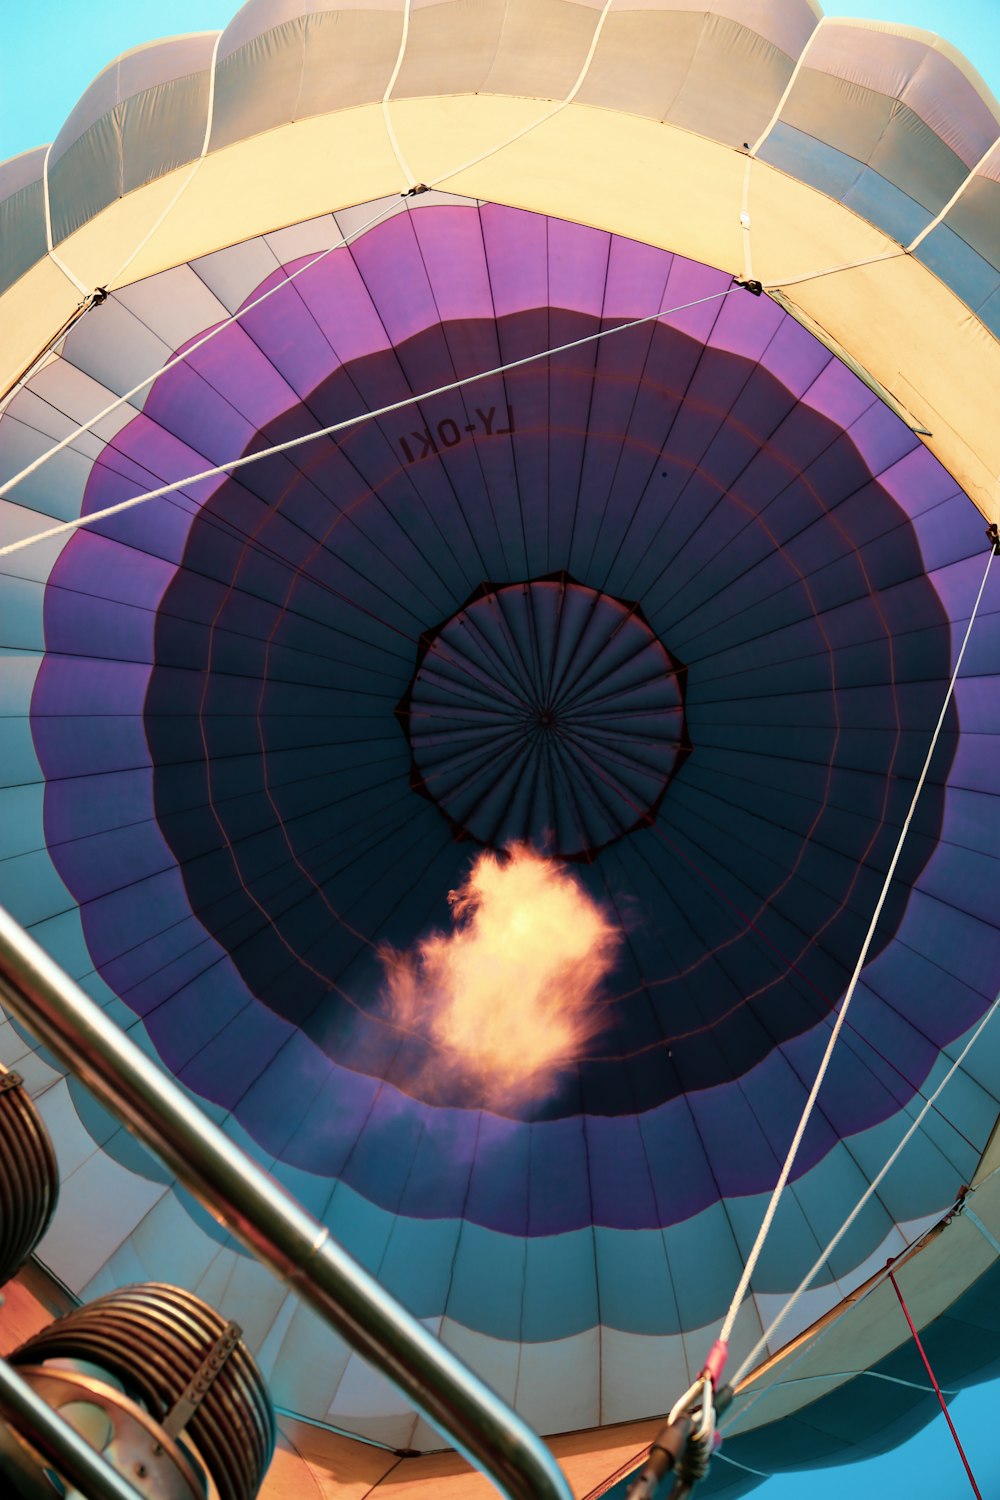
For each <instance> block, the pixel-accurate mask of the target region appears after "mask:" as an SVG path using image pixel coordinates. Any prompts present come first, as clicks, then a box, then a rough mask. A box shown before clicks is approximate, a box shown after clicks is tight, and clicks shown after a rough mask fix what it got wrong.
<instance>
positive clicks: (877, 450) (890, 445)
mask: <svg viewBox="0 0 1000 1500" xmlns="http://www.w3.org/2000/svg"><path fill="white" fill-rule="evenodd" d="M848 431H849V433H850V435H851V442H852V443H853V444H854V446H855V447H856V448H857V450H858V452H859V453H860V454H861V456H862V458H863V459H864V461H865V463H866V464H867V465H868V467H869V469H870V470H871V472H872V474H873V475H881V473H882V471H883V470H884V469H888V468H891V467H892V466H893V464H896V463H898V462H899V460H900V459H902V458H905V457H906V455H907V454H908V453H912V452H913V450H914V449H915V448H919V447H920V446H921V444H920V439H919V438H918V437H917V435H916V433H913V432H911V431H910V429H909V428H908V427H906V426H904V425H903V423H902V422H887V421H886V419H885V407H884V406H883V405H882V402H881V401H878V400H875V401H873V402H872V404H871V405H870V406H869V407H868V409H867V411H864V412H862V413H861V414H860V416H859V417H858V418H857V419H856V420H855V421H854V422H852V423H851V424H850V426H849V427H848ZM923 451H924V452H925V453H926V452H927V450H926V449H924V450H923ZM928 456H930V455H928Z"/></svg>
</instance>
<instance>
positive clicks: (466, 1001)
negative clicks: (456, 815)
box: [379, 844, 621, 1107]
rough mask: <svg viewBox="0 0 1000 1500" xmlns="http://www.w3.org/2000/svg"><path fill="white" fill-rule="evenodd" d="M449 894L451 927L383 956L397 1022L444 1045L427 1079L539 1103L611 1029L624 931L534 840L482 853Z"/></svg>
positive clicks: (467, 1095) (485, 1095) (451, 1089)
mask: <svg viewBox="0 0 1000 1500" xmlns="http://www.w3.org/2000/svg"><path fill="white" fill-rule="evenodd" d="M448 901H449V903H450V905H451V909H452V914H453V921H454V930H453V931H452V932H450V933H440V932H435V933H431V935H430V936H429V937H425V938H421V939H419V940H418V941H417V942H416V943H415V944H414V945H413V947H412V948H410V949H409V950H407V951H405V952H402V953H401V952H398V951H397V950H396V949H394V948H389V947H385V948H382V949H380V952H379V956H380V958H381V959H382V962H383V964H384V965H385V969H386V985H385V998H386V1002H387V1005H388V1008H389V1011H390V1014H391V1015H392V1017H393V1019H394V1020H395V1021H396V1022H397V1023H398V1024H399V1025H401V1026H403V1027H405V1028H406V1029H407V1030H409V1031H415V1032H418V1033H420V1034H421V1035H423V1036H425V1037H427V1038H428V1039H429V1040H430V1041H432V1042H433V1043H434V1044H435V1048H436V1051H437V1057H438V1061H437V1063H436V1064H435V1065H434V1068H433V1070H430V1069H429V1070H427V1071H428V1072H431V1071H432V1072H433V1077H430V1078H428V1077H426V1076H424V1077H423V1078H422V1079H421V1083H422V1084H424V1085H425V1086H426V1085H428V1084H430V1086H431V1087H432V1088H433V1089H434V1091H435V1092H438V1091H440V1090H442V1088H443V1089H444V1090H445V1091H446V1092H447V1093H449V1094H454V1093H455V1092H456V1091H457V1092H458V1093H459V1094H460V1095H461V1096H462V1097H463V1102H467V1103H475V1104H478V1105H484V1106H486V1107H490V1106H491V1105H492V1106H496V1105H501V1104H516V1103H523V1102H525V1101H527V1100H528V1099H532V1098H540V1097H542V1096H543V1095H544V1094H545V1093H547V1092H548V1091H549V1089H550V1088H551V1086H552V1084H553V1083H554V1081H555V1078H556V1075H557V1074H558V1073H559V1071H560V1070H561V1069H562V1068H565V1067H566V1066H567V1065H568V1064H569V1063H571V1062H572V1061H573V1060H574V1059H575V1058H577V1057H578V1056H579V1054H580V1050H581V1048H582V1046H583V1045H584V1043H585V1042H587V1041H588V1040H589V1039H590V1038H591V1037H593V1036H594V1035H595V1034H596V1033H597V1032H598V1031H599V1030H600V1029H601V1026H602V1024H603V1020H602V1015H601V1011H600V1009H599V1006H598V1003H597V1002H598V992H599V989H600V985H601V982H602V981H603V979H604V978H605V976H606V975H607V973H608V972H609V970H610V969H611V968H612V966H613V964H614V961H615V957H616V953H617V949H618V945H619V943H620V941H621V932H620V930H619V929H618V927H617V926H615V925H614V924H613V923H611V922H609V921H608V919H607V918H606V917H605V915H604V913H603V912H602V910H601V908H600V907H599V906H598V905H597V903H596V902H595V901H594V900H593V899H592V898H591V897H590V896H589V895H588V894H587V893H586V891H585V890H584V889H583V887H582V886H581V885H580V883H579V881H578V880H577V879H576V877H575V876H573V875H571V874H570V872H569V871H568V870H567V869H566V867H565V866H564V865H561V864H559V863H558V862H557V861H555V860H551V859H545V858H543V857H542V856H541V855H539V854H536V853H535V852H534V851H533V850H532V849H530V848H529V847H528V846H527V845H524V844H512V845H511V846H510V848H509V849H508V851H507V857H506V859H503V860H501V859H498V858H497V857H496V855H494V854H491V853H489V852H484V853H482V854H480V855H479V856H478V857H477V858H476V860H475V862H474V864H473V866H472V869H471V870H470V872H469V875H468V878H467V880H466V881H465V883H464V885H462V886H461V887H460V888H459V889H458V890H457V891H449V892H448Z"/></svg>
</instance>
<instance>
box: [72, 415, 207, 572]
mask: <svg viewBox="0 0 1000 1500" xmlns="http://www.w3.org/2000/svg"><path fill="white" fill-rule="evenodd" d="M105 452H106V456H102V457H101V458H100V459H98V460H97V461H96V462H95V464H94V467H93V470H92V472H91V475H90V478H89V480H88V481H87V487H86V490H85V491H84V498H83V505H82V507H81V514H83V515H91V514H92V513H93V512H94V511H97V510H103V509H104V508H105V507H106V506H109V505H117V504H118V503H119V502H121V501H122V500H128V499H131V498H132V496H134V495H140V494H143V493H144V492H145V491H146V490H151V489H157V488H159V486H160V485H161V484H170V483H173V482H174V481H176V480H178V479H183V478H184V477H185V476H186V475H188V474H197V473H200V472H201V470H202V469H205V468H208V467H210V465H208V464H206V462H205V457H204V455H203V454H202V453H199V452H197V451H196V450H195V449H193V448H190V447H189V446H188V445H187V444H186V443H185V442H184V441H182V440H181V439H179V438H177V437H175V436H174V435H173V434H172V433H169V432H167V431H165V430H164V429H163V428H162V427H160V426H159V425H158V424H157V423H156V422H154V421H153V420H152V419H151V418H150V417H148V416H147V415H146V414H145V413H144V412H143V413H142V414H140V415H139V416H137V417H135V418H134V419H133V420H132V421H131V422H130V423H129V425H128V427H127V428H125V429H124V430H123V431H122V432H120V433H119V434H118V436H117V437H116V438H115V439H114V441H113V443H112V444H110V445H109V448H108V449H107V450H105ZM140 454H141V459H140V458H139V457H138V455H140ZM227 456H228V457H230V458H231V457H232V456H233V455H232V453H230V454H228V455H227ZM224 482H225V476H224V475H222V476H218V477H216V478H215V479H205V480H202V481H200V483H198V484H192V485H190V486H188V487H187V488H185V489H184V490H182V491H179V492H178V493H177V494H176V495H174V496H173V497H172V498H171V499H168V500H167V501H166V503H165V504H164V503H161V504H157V503H155V502H153V503H151V504H142V505H138V506H134V507H132V508H131V509H129V510H125V511H122V512H121V513H120V514H119V515H116V516H111V517H109V518H108V519H107V520H105V521H101V522H99V523H96V525H94V526H90V527H86V528H84V530H85V531H86V532H87V534H88V535H103V536H107V537H112V538H114V540H115V541H116V542H119V543H121V544H122V545H123V546H124V547H125V548H127V549H130V550H135V551H137V552H139V553H142V552H152V553H153V554H154V556H156V557H159V558H163V559H165V560H169V561H170V562H173V563H177V562H179V561H180V558H181V557H182V555H183V552H184V545H185V542H186V541H187V535H188V531H189V530H190V527H191V522H192V520H193V519H194V516H195V514H196V506H197V505H198V504H202V503H204V501H205V500H207V499H208V498H209V497H210V496H211V495H213V494H214V493H215V491H216V490H217V489H218V488H219V486H220V484H222V483H224ZM81 535H82V532H78V533H77V534H76V537H75V538H74V541H73V544H72V545H70V546H67V547H66V548H65V549H64V550H63V552H62V553H61V554H60V558H59V562H58V563H57V565H56V568H55V570H54V571H53V578H54V580H55V581H56V582H58V583H65V582H66V580H67V578H68V577H71V576H72V577H77V578H80V579H81V580H83V581H85V580H86V578H87V577H88V575H89V569H88V568H87V567H86V565H85V563H84V562H83V559H82V556H81V560H80V561H79V562H77V560H76V559H77V553H76V550H75V548H76V543H77V541H78V540H79V538H80V536H81ZM64 568H65V569H68V570H70V571H69V572H68V573H67V572H63V571H62V570H63V569H64ZM149 581H150V583H151V584H152V582H153V579H152V576H150V580H149ZM157 586H159V587H162V580H158V583H157Z"/></svg>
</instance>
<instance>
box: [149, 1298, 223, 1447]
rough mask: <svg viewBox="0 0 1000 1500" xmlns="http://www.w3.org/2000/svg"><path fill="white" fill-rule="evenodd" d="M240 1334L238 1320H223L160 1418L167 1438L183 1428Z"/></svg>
mask: <svg viewBox="0 0 1000 1500" xmlns="http://www.w3.org/2000/svg"><path fill="white" fill-rule="evenodd" d="M242 1337H243V1330H242V1328H241V1327H240V1325H239V1324H238V1323H227V1324H226V1327H225V1329H224V1330H223V1332H222V1333H221V1334H220V1335H219V1337H218V1338H217V1339H216V1341H215V1343H214V1344H213V1345H212V1347H211V1349H210V1350H209V1351H208V1353H207V1354H206V1356H205V1358H204V1359H203V1360H202V1362H201V1364H200V1365H199V1366H198V1369H197V1370H196V1371H195V1373H194V1374H193V1375H192V1377H191V1380H190V1382H189V1384H188V1387H187V1390H186V1391H185V1392H184V1394H183V1396H181V1397H180V1398H179V1400H178V1401H176V1402H175V1404H174V1405H173V1406H172V1407H171V1408H170V1410H169V1411H168V1412H167V1415H166V1417H165V1418H164V1419H163V1422H162V1424H161V1425H162V1427H163V1430H164V1432H165V1433H166V1434H167V1436H168V1437H172V1438H175V1437H179V1436H180V1434H181V1433H182V1432H183V1431H184V1429H185V1427H186V1426H187V1424H188V1423H189V1422H190V1420H191V1418H192V1417H193V1416H194V1414H195V1412H196V1411H197V1410H198V1408H199V1406H200V1405H201V1403H202V1402H203V1401H204V1399H205V1397H206V1396H207V1395H208V1393H209V1391H210V1390H211V1389H212V1386H213V1385H214V1384H215V1382H216V1380H217V1379H218V1378H219V1376H220V1375H221V1374H222V1370H223V1367H224V1365H225V1363H226V1360H227V1359H228V1358H229V1356H230V1355H231V1354H232V1352H233V1350H234V1349H235V1348H236V1345H237V1344H238V1343H239V1341H240V1339H241V1338H242Z"/></svg>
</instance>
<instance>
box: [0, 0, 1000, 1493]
mask: <svg viewBox="0 0 1000 1500" xmlns="http://www.w3.org/2000/svg"><path fill="white" fill-rule="evenodd" d="M236 8H237V6H236V4H235V0H156V3H155V4H153V5H143V4H140V3H137V0H97V3H96V4H94V3H84V0H7V5H6V6H5V15H4V45H3V48H2V51H0V161H2V160H4V159H5V158H7V157H8V156H14V155H16V154H17V153H18V152H21V151H25V150H28V149H30V148H31V147H32V146H38V145H43V144H45V143H46V142H48V141H50V140H52V139H53V137H54V136H55V135H56V133H57V132H58V130H59V127H60V125H61V123H62V121H63V120H64V118H65V116H66V115H67V113H68V112H69V110H70V109H71V108H72V107H73V105H74V103H75V102H76V100H77V98H78V97H79V95H80V94H81V93H82V91H83V90H84V89H85V88H86V86H87V84H88V83H89V82H90V80H91V79H92V78H93V77H94V75H95V74H96V73H98V72H100V70H101V68H102V67H103V66H104V65H105V64H106V63H107V62H109V61H110V60H111V59H112V58H113V57H115V56H116V55H117V54H118V53H120V52H123V51H126V50H128V49H129V48H130V47H135V46H138V45H139V44H140V43H142V42H146V41H150V40H152V39H153V38H154V37H158V36H171V35H176V34H177V33H179V32H186V31H213V30H218V29H219V28H220V27H222V26H224V25H225V24H226V22H227V21H228V20H229V18H230V17H231V16H232V14H233V13H234V11H235V9H236ZM826 9H827V10H828V12H829V13H830V14H831V15H850V16H864V17H867V18H869V19H874V20H884V21H896V22H905V23H907V24H909V25H912V26H922V27H925V28H926V29H927V30H929V31H936V32H938V33H939V34H940V35H941V36H944V37H946V38H947V39H948V41H950V42H953V43H954V44H955V46H957V47H958V48H960V49H961V51H963V52H964V53H965V54H966V55H967V56H968V57H969V58H970V59H971V60H972V61H973V63H974V64H975V66H976V67H977V68H978V69H979V71H980V73H981V74H982V75H983V77H984V79H985V80H986V82H987V84H988V85H989V87H990V88H991V89H992V90H993V92H994V93H995V94H997V95H998V96H1000V0H861V3H852V0H831V3H830V4H829V5H827V7H826ZM998 1398H1000V1382H996V1383H994V1384H992V1385H986V1386H982V1387H976V1388H974V1389H972V1390H970V1391H967V1392H965V1393H963V1394H962V1395H961V1396H959V1397H958V1398H957V1399H956V1400H955V1401H954V1402H953V1403H952V1408H951V1410H952V1415H953V1418H954V1421H955V1423H956V1426H957V1427H958V1430H959V1433H960V1434H961V1436H962V1440H963V1443H964V1444H965V1447H966V1451H967V1453H968V1455H969V1460H970V1462H971V1464H972V1468H973V1471H974V1472H975V1474H976V1477H977V1479H978V1482H979V1485H980V1488H981V1489H982V1491H983V1494H984V1496H989V1495H998V1494H1000V1443H998V1442H997V1439H996V1425H997V1424H996V1406H997V1400H998ZM848 1491H849V1492H850V1495H851V1500H882V1497H894V1496H896V1495H900V1496H902V1495H907V1496H909V1495H912V1496H914V1497H915V1496H917V1495H918V1494H934V1495H935V1496H937V1497H939V1500H951V1497H959V1496H963V1495H971V1493H972V1491H971V1489H970V1487H969V1484H968V1481H967V1479H966V1477H965V1474H964V1471H963V1470H962V1468H961V1464H960V1461H959V1458H958V1455H957V1453H956V1452H955V1449H954V1446H953V1445H952V1442H951V1438H950V1436H949V1434H948V1431H947V1428H946V1426H945V1423H944V1419H943V1418H942V1417H939V1418H938V1419H937V1420H936V1421H935V1422H933V1423H932V1424H931V1425H930V1426H929V1427H927V1428H925V1429H924V1431H923V1432H922V1433H920V1434H919V1435H918V1436H917V1437H916V1438H914V1439H912V1441H910V1442H909V1443H907V1444H904V1445H903V1446H902V1447H901V1448H899V1449H897V1450H896V1451H895V1452H894V1453H892V1454H890V1455H887V1456H886V1457H884V1458H879V1459H871V1460H868V1461H866V1462H863V1463H860V1464H856V1465H852V1466H850V1467H847V1468H843V1467H841V1468H834V1469H831V1470H829V1471H827V1472H826V1473H822V1474H819V1473H810V1474H809V1475H808V1476H800V1475H793V1476H788V1477H785V1478H775V1479H773V1480H771V1481H770V1482H769V1483H768V1484H766V1485H764V1486H762V1488H761V1489H760V1490H758V1491H757V1492H756V1494H759V1495H760V1496H761V1497H762V1500H803V1495H804V1493H807V1494H808V1500H834V1497H837V1500H843V1497H844V1495H845V1494H846V1493H848Z"/></svg>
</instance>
